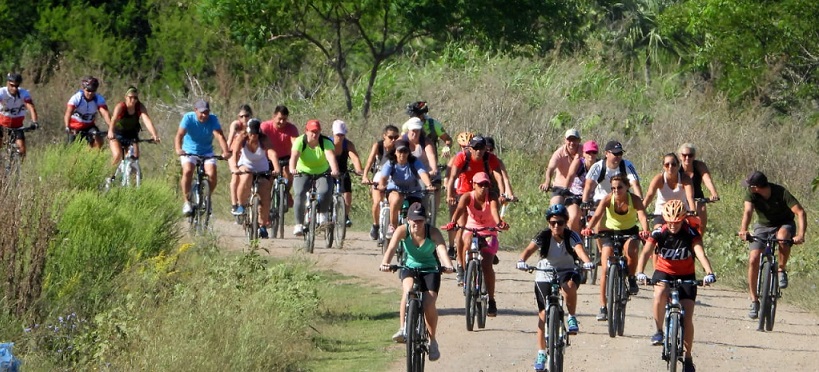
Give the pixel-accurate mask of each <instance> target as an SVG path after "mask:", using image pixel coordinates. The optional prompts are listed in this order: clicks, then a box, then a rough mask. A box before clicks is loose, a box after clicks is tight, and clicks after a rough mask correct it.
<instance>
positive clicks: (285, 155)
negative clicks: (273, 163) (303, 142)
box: [262, 105, 299, 208]
mask: <svg viewBox="0 0 819 372" xmlns="http://www.w3.org/2000/svg"><path fill="white" fill-rule="evenodd" d="M289 116H290V110H288V109H287V106H284V105H278V106H276V108H275V109H273V118H272V119H271V120H267V121H264V122H262V133H263V134H264V135H265V136H266V137H267V140H268V141H270V143H271V146H272V147H273V151H275V152H276V154H277V155H279V164H280V165H281V167H282V172H283V173H282V174H283V175H284V176H285V177H286V178H287V185H286V186H285V189H286V190H287V207H288V208H292V207H293V196H292V195H291V194H290V188H291V187H292V186H291V185H293V173H290V151H291V149H292V148H293V141H295V140H296V138H298V137H299V128H297V127H296V126H295V125H294V124H292V123H290V122H289V121H287V118H288V117H289Z"/></svg>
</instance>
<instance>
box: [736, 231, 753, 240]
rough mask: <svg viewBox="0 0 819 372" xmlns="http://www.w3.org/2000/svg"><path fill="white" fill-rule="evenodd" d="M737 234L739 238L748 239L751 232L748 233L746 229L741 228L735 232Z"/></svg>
mask: <svg viewBox="0 0 819 372" xmlns="http://www.w3.org/2000/svg"><path fill="white" fill-rule="evenodd" d="M737 236H739V240H742V241H748V240H750V239H749V236H751V234H748V231H746V230H742V231H740V232H738V233H737Z"/></svg>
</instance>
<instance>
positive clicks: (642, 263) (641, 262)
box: [635, 240, 657, 273]
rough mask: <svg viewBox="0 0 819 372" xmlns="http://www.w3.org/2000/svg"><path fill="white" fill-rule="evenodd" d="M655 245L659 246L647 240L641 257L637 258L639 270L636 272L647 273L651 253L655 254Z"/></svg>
mask: <svg viewBox="0 0 819 372" xmlns="http://www.w3.org/2000/svg"><path fill="white" fill-rule="evenodd" d="M655 245H657V243H655V242H654V241H653V240H646V242H645V244H643V250H642V251H641V252H640V255H639V256H637V270H636V271H635V272H638V273H641V272H644V271H645V269H646V263H648V258H649V257H650V256H651V253H652V252H654V246H655Z"/></svg>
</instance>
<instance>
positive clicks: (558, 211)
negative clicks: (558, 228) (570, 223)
mask: <svg viewBox="0 0 819 372" xmlns="http://www.w3.org/2000/svg"><path fill="white" fill-rule="evenodd" d="M552 216H561V217H563V218H565V219H567V220H568V219H569V210H567V209H566V207H564V206H563V204H552V205H550V206H549V208H547V209H546V220H548V219H550V218H552Z"/></svg>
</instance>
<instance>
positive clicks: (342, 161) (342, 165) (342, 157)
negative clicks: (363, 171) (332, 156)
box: [336, 138, 350, 173]
mask: <svg viewBox="0 0 819 372" xmlns="http://www.w3.org/2000/svg"><path fill="white" fill-rule="evenodd" d="M348 159H350V153H349V152H348V151H347V139H346V138H345V139H343V140H341V154H336V164H338V170H339V172H341V173H344V172H346V171H347V169H348V168H347V161H348Z"/></svg>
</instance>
